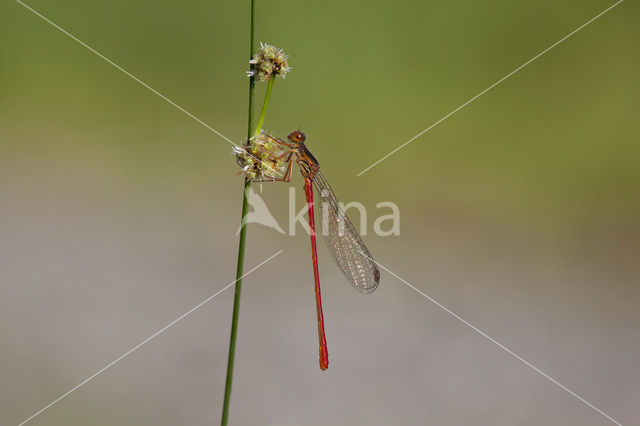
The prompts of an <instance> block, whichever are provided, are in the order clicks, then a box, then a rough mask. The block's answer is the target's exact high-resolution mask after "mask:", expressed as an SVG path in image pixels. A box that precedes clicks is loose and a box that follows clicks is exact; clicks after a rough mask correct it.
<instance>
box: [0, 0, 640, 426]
mask: <svg viewBox="0 0 640 426" xmlns="http://www.w3.org/2000/svg"><path fill="white" fill-rule="evenodd" d="M27 4H28V5H29V6H30V7H33V8H34V9H35V10H37V11H38V12H40V13H42V14H43V15H44V16H46V17H47V18H49V19H51V20H52V21H53V22H55V23H56V24H57V25H59V26H60V27H62V28H64V29H65V30H67V31H69V32H70V33H71V34H73V35H75V36H76V37H78V38H79V39H80V40H82V41H83V42H84V43H86V44H88V45H89V46H91V47H93V48H94V49H96V50H97V51H99V52H100V53H102V54H103V55H105V56H106V57H108V58H109V59H110V60H112V61H113V62H115V63H116V64H118V65H119V66H121V67H123V68H124V69H126V70H127V71H128V72H130V73H131V74H133V75H135V76H136V77H138V78H139V79H141V80H142V81H144V82H145V83H147V84H148V85H150V86H151V87H153V88H154V89H156V90H157V91H159V92H160V93H162V94H163V95H165V96H167V97H168V98H170V99H171V100H173V101H174V102H176V103H177V104H178V105H180V106H181V107H183V108H185V109H186V110H188V111H189V112H191V113H192V114H194V115H195V116H197V117H198V118H199V119H201V120H203V121H204V122H206V123H207V124H208V125H210V126H212V127H213V128H215V129H216V130H218V131H220V132H221V133H222V134H224V135H226V136H227V137H229V138H230V139H231V140H234V141H236V142H238V143H241V142H242V141H243V139H244V137H245V135H246V109H247V107H246V105H247V78H246V76H245V71H246V70H247V56H248V30H249V27H248V12H249V8H248V6H249V5H248V2H216V1H214V2H197V1H196V2H190V3H180V4H178V3H172V2H164V1H161V2H124V1H120V0H116V1H112V2H98V1H95V0H90V1H86V2H71V1H58V2H46V1H43V0H33V1H30V2H28V3H27ZM612 4H613V2H605V1H582V2H577V1H572V2H562V3H558V2H553V1H549V0H543V1H537V2H508V1H487V2H474V1H471V0H462V1H457V2H420V1H415V0H407V1H398V2H394V3H390V2H366V3H365V2H293V1H284V0H281V1H273V2H261V1H258V14H257V28H256V30H257V38H258V40H260V41H265V42H269V43H272V44H274V45H276V46H278V47H281V48H283V49H285V51H286V52H287V53H288V54H289V55H290V64H291V65H292V66H293V71H292V72H291V73H290V74H289V75H288V76H287V78H286V80H278V81H277V82H276V85H275V88H274V94H273V96H272V101H271V106H270V110H269V113H268V116H267V120H266V124H265V127H266V128H267V129H268V130H270V131H272V132H273V133H275V134H278V135H282V136H284V135H286V134H287V133H288V132H289V131H291V130H293V129H296V128H298V127H299V128H301V129H302V130H303V131H305V132H306V133H307V136H308V143H307V144H308V146H309V148H310V149H311V150H312V151H313V153H314V155H315V156H316V157H317V158H318V159H319V161H320V164H321V166H322V168H323V171H324V174H325V176H326V177H327V178H328V179H329V180H330V181H331V183H332V185H333V187H334V189H335V190H336V192H337V194H338V195H339V196H340V197H341V198H342V200H343V201H345V202H348V201H354V200H357V201H360V202H362V203H364V204H365V205H366V206H367V207H368V208H369V215H370V216H369V221H368V222H369V233H370V235H369V236H368V237H367V242H368V245H369V248H370V250H371V251H372V253H373V254H374V256H375V257H376V260H378V261H379V262H380V263H381V264H383V265H384V266H386V267H388V268H390V269H391V270H392V271H394V272H395V273H396V274H398V275H400V276H401V277H403V278H404V279H406V280H407V281H409V282H411V283H412V284H413V285H415V286H416V287H418V288H420V289H421V290H422V291H424V292H425V293H427V294H429V295H430V296H432V297H434V298H435V299H436V300H438V301H439V302H441V303H442V304H443V305H445V306H447V307H448V308H450V309H451V310H452V311H454V312H456V313H457V314H459V315H461V316H462V317H464V318H465V319H466V320H468V321H469V322H471V323H472V324H474V325H476V326H477V327H478V328H479V329H481V330H483V331H485V332H486V333H487V334H489V335H490V336H492V337H493V338H495V339H497V340H498V341H500V342H501V343H503V344H504V345H506V346H507V347H509V348H510V349H512V350H513V351H514V352H516V353H518V354H519V355H521V356H523V357H524V358H525V359H527V360H528V361H530V362H531V363H532V364H534V365H535V366H536V367H538V368H540V369H541V370H542V371H545V372H546V373H548V374H550V375H551V376H552V377H554V378H556V379H557V380H558V381H559V382H560V383H562V384H563V385H565V386H567V387H568V388H570V389H572V390H573V391H575V392H576V393H578V394H579V395H581V396H582V397H584V398H585V399H586V400H588V401H590V402H592V403H593V404H595V405H596V406H597V407H599V408H600V409H601V410H603V411H604V412H606V413H608V414H609V415H611V416H612V417H613V418H615V419H617V420H618V421H620V422H622V423H624V424H633V423H637V422H638V421H639V420H640V409H639V408H638V407H640V386H639V383H640V369H639V368H638V364H637V359H638V358H639V356H640V325H639V324H640V314H639V313H638V309H637V307H638V304H639V303H640V291H639V286H638V282H640V271H639V268H638V254H639V253H640V224H639V222H638V217H639V215H640V191H639V190H638V187H639V184H640V145H639V144H638V142H639V138H638V132H637V130H636V126H635V123H636V121H637V115H638V111H639V109H640V108H639V107H640V100H639V97H638V93H639V90H640V77H639V76H640V56H639V54H638V52H639V51H640V50H639V47H640V43H639V42H640V27H639V26H638V24H637V23H638V18H640V7H639V6H638V5H637V4H636V3H634V2H631V1H627V2H624V3H621V4H620V5H619V6H617V7H615V8H614V9H612V10H611V11H610V12H609V13H607V14H605V15H604V16H602V17H601V18H599V19H598V20H596V21H595V22H593V23H592V24H591V25H589V26H587V27H586V28H584V29H583V30H581V31H579V32H578V33H577V34H575V35H574V36H573V37H571V38H569V39H568V40H567V41H565V42H564V43H562V44H560V45H559V46H557V47H556V48H554V49H553V50H551V51H550V52H548V53H547V54H545V55H544V56H542V57H540V58H539V59H538V60H536V61H534V62H533V63H531V64H530V65H528V66H527V67H525V68H524V69H522V70H521V71H519V72H518V73H516V74H515V75H513V76H512V77H511V78H509V79H507V80H506V81H504V82H503V83H502V84H500V85H498V86H497V87H495V88H494V89H492V90H491V91H489V92H488V93H486V94H484V95H483V96H481V97H480V98H478V99H477V100H476V101H474V102H473V103H471V104H469V105H468V106H467V107H465V108H463V109H462V110H460V111H459V112H457V113H456V114H454V115H453V116H451V117H450V118H448V119H447V120H445V121H444V122H442V123H441V124H439V125H438V126H436V127H435V128H433V129H432V130H431V131H429V132H427V133H426V134H424V135H423V136H421V137H420V138H418V139H417V140H415V141H414V142H413V143H411V144H410V145H408V146H407V147H406V148H404V149H402V150H400V151H399V152H398V153H396V154H395V155H393V156H391V157H390V158H388V159H387V160H386V161H384V162H382V163H381V164H379V165H378V166H376V167H375V168H373V169H371V170H369V171H368V172H366V173H365V174H363V175H362V176H360V177H356V174H357V173H359V172H360V171H362V170H363V169H364V168H366V167H368V166H369V165H370V164H371V163H373V162H374V161H376V160H378V159H379V158H380V157H382V156H383V155H385V154H387V153H388V152H389V151H391V150H392V149H394V148H395V147H397V146H398V145H400V144H401V143H403V142H405V141H406V140H408V139H410V138H411V137H413V136H414V135H416V134H417V133H419V132H420V131H422V130H423V129H425V128H426V127H428V126H429V125H431V124H432V123H434V122H435V121H437V120H438V119H440V118H441V117H442V116H444V115H445V114H447V113H448V112H450V111H452V110H453V109H455V108H457V107H458V106H460V105H461V104H463V103H464V102H466V101H467V100H468V99H470V98H471V97H473V96H474V95H476V94H477V93H479V92H480V91H482V90H484V89H485V88H487V87H488V86H490V85H491V84H493V83H494V82H496V81H497V80H499V79H500V78H502V77H503V76H505V75H506V74H508V73H509V72H511V71H512V70H514V69H515V68H517V67H518V66H520V65H521V64H523V63H524V62H526V61H527V60H529V59H530V58H532V57H533V56H535V55H536V54H538V53H539V52H541V51H542V50H544V49H545V48H547V47H548V46H550V45H552V44H553V43H555V42H556V41H558V40H559V39H560V38H562V37H563V36H565V35H566V34H568V33H570V32H571V31H573V30H574V29H576V28H577V27H579V26H580V25H582V24H583V23H585V22H586V21H588V20H589V19H591V18H593V17H594V16H596V15H597V14H598V13H600V12H601V11H603V10H604V9H606V8H607V7H609V6H610V5H612ZM0 10H1V16H2V25H0V40H2V41H1V42H0V61H1V64H2V66H0V93H1V96H0V251H1V253H0V271H1V273H0V276H1V279H0V342H1V343H2V351H1V352H2V356H0V377H2V378H3V379H2V381H1V382H2V385H0V423H2V424H9V425H10V424H14V425H17V424H18V423H20V422H21V421H23V420H25V419H26V418H27V417H29V416H30V415H31V414H33V413H34V412H36V411H37V410H38V409H40V408H42V407H43V406H44V405H46V404H47V403H49V402H51V401H52V400H54V399H55V398H57V397H58V396H60V395H61V394H62V393H64V392H65V391H66V390H68V389H70V388H71V387H73V386H75V385H76V384H78V383H80V382H81V381H82V380H84V379H85V378H86V377H88V376H90V375H91V374H92V373H94V372H95V371H97V370H99V369H100V368H102V367H103V366H104V365H106V364H108V363H109V362H111V361H112V360H113V359H115V358H116V357H118V356H119V355H120V354H122V353H124V352H126V351H127V350H128V349H130V348H131V347H133V346H134V345H136V344H137V343H139V342H140V341H142V340H143V339H144V338H146V337H148V336H149V335H151V334H153V333H154V332H155V331H157V330H158V329H160V328H161V327H162V326H164V325H166V324H167V323H169V322H170V321H172V320H173V319H175V318H176V317H177V316H179V315H180V314H182V313H184V312H185V311H187V310H188V309H189V308H190V307H192V306H194V305H196V304H197V303H199V302H200V301H202V300H203V299H205V298H206V297H208V296H209V295H211V294H213V293H214V292H215V291H217V290H219V289H220V288H222V287H223V286H224V285H226V284H228V283H229V282H231V281H233V278H234V274H235V257H236V246H237V237H236V235H235V232H236V229H237V227H238V224H239V219H240V218H239V214H240V203H241V195H242V179H241V178H240V177H239V176H236V173H237V171H238V167H237V165H236V164H235V161H234V159H233V157H232V156H231V155H230V152H231V145H230V144H229V143H228V142H226V141H225V140H223V139H222V138H220V137H218V136H216V135H215V134H214V133H212V132H211V131H210V130H208V129H207V128H205V127H204V126H202V125H201V124H199V123H197V122H196V121H194V120H193V119H191V118H190V117H188V116H186V115H185V114H184V113H182V112H180V111H179V110H178V109H176V108H174V107H173V106H171V105H170V104H168V103H167V102H165V101H164V100H163V99H161V98H160V97H158V96H157V95H155V94H153V93H151V92H150V91H149V90H147V89H145V88H144V87H142V86H141V85H140V84H138V83H137V82H135V81H134V80H132V79H131V78H129V77H128V76H126V75H125V74H123V73H122V72H121V71H119V70H117V69H116V68H114V67H113V66H112V65H110V64H108V63H106V62H105V61H104V60H102V59H100V58H99V57H98V56H96V55H94V54H93V53H91V52H90V51H89V50H87V49H86V48H84V47H82V46H81V45H79V44H78V43H76V42H75V41H73V40H72V39H70V38H69V37H67V36H66V35H64V34H63V33H61V32H60V31H58V30H56V29H55V28H53V27H52V26H51V25H50V24H48V23H46V22H45V21H44V20H42V19H41V18H39V17H38V16H36V15H35V14H34V13H32V12H31V11H29V10H28V9H26V8H25V7H23V6H21V5H20V4H19V3H17V2H12V1H8V2H3V3H2V5H0ZM263 93H264V85H258V91H257V98H256V99H257V100H258V102H257V103H258V104H260V102H261V99H262V96H263ZM291 185H293V186H298V185H300V181H299V178H297V177H296V178H295V179H294V182H293V183H292V184H291ZM261 195H262V197H263V199H264V200H265V201H266V202H267V204H268V206H269V208H270V209H271V212H272V213H273V214H274V216H275V217H276V218H277V219H278V221H279V222H280V224H281V225H282V226H283V227H285V229H286V224H287V212H288V205H287V203H288V191H287V189H286V185H285V184H277V185H276V184H270V185H264V186H263V193H262V194H261ZM380 201H393V202H395V203H396V204H398V206H399V207H400V210H401V235H400V236H397V237H385V238H382V237H376V236H375V235H373V233H372V232H371V229H372V228H371V225H372V223H373V220H374V219H375V218H376V217H377V216H378V214H380V213H377V211H376V209H375V204H376V203H378V202H380ZM297 204H298V209H299V208H301V207H302V206H303V196H302V192H301V191H300V192H298V199H297ZM385 213H386V212H385ZM356 222H357V220H356ZM298 231H300V229H298ZM308 244H309V243H308V238H307V237H306V236H305V235H304V233H303V232H298V233H297V235H296V236H295V237H289V236H284V235H281V234H278V233H275V232H273V231H272V230H270V229H267V228H264V227H261V226H259V225H251V226H250V228H249V234H248V253H247V263H246V265H247V268H252V267H253V266H254V265H256V264H257V263H259V262H261V261H262V260H264V259H265V258H267V257H269V256H270V255H271V254H273V253H274V252H276V251H277V250H279V249H281V248H283V249H284V250H285V252H284V253H283V254H282V255H280V256H278V257H276V259H274V260H273V261H272V262H270V263H268V264H266V265H265V266H264V267H262V268H261V269H259V270H258V271H256V272H255V273H254V274H252V275H250V276H249V277H247V279H246V285H245V290H244V296H243V297H244V300H243V305H242V313H241V322H240V337H239V338H240V341H239V346H238V361H237V364H236V365H237V367H236V368H237V372H236V376H235V377H236V381H235V387H234V394H233V399H232V412H231V424H237V425H245V424H265V425H327V424H369V425H389V424H402V425H422V424H435V425H467V424H474V425H513V424H518V425H541V424H550V425H551V424H553V425H555V424H558V425H560V424H562V425H568V424H576V425H604V424H612V423H611V421H610V420H607V419H606V418H605V417H603V416H602V415H600V414H599V413H597V412H596V411H594V410H593V409H591V408H590V407H588V406H587V405H585V404H584V403H582V402H580V401H578V400H577V399H575V398H574V397H572V396H571V395H569V394H568V393H567V392H565V391H563V390H562V389H560V388H559V387H557V386H556V385H554V384H553V383H551V382H549V381H547V380H545V379H544V378H543V377H542V376H541V375H539V374H537V373H536V372H535V371H533V370H531V369H530V368H528V367H526V366H525V365H523V364H522V363H520V362H518V361H517V360H515V359H514V358H513V357H511V356H510V355H508V354H506V353H505V352H504V351H502V350H500V349H499V348H498V347H496V346H495V345H493V344H491V343H490V342H488V341H487V340H486V339H485V338H483V337H482V336H480V335H478V334H477V333H475V332H474V331H473V330H471V329H469V328H467V327H465V326H464V325H462V324H461V323H460V322H458V321H457V320H456V319H455V318H453V317H452V316H450V315H449V314H447V313H446V312H444V311H443V310H441V309H440V308H438V307H437V306H435V305H433V304H432V303H430V302H429V301H428V300H427V299H425V298H423V297H421V296H420V295H418V294H417V293H415V292H413V291H412V290H411V289H409V288H408V287H406V286H405V285H404V284H402V283H401V282H400V281H398V280H397V279H395V278H394V277H393V276H392V275H389V274H384V273H383V277H382V283H381V287H380V289H379V290H378V291H376V292H375V293H374V294H373V295H371V296H367V297H363V296H360V295H358V294H356V293H355V292H354V291H353V290H352V289H351V288H350V286H349V285H348V284H347V283H346V281H345V280H344V279H343V278H342V277H341V275H340V273H339V271H337V268H336V267H335V266H334V264H333V262H332V259H331V258H330V256H329V254H328V253H327V252H326V250H325V249H324V247H321V253H320V258H321V259H320V262H321V275H322V279H323V281H324V297H325V304H326V307H325V316H326V320H327V334H328V341H329V351H330V356H331V367H330V368H329V370H328V371H327V372H325V373H320V371H319V370H318V368H317V365H316V364H317V361H316V355H317V354H316V351H317V348H316V339H317V338H316V335H315V322H314V316H315V310H314V300H313V295H312V285H313V282H312V274H311V265H310V256H309V253H308V251H309V250H308V249H309V248H308ZM231 303H232V291H230V290H227V291H226V292H224V293H223V294H221V295H220V296H219V297H217V298H216V299H214V300H213V301H211V302H210V303H209V304H207V305H205V306H204V307H202V308H201V309H200V310H198V311H197V312H195V313H194V314H193V315H191V316H189V317H187V318H186V319H184V320H183V321H181V322H180V323H178V324H177V325H176V326H175V327H173V328H171V329H170V330H168V331H166V332H165V333H164V334H162V335H160V336H158V337H157V338H156V339H154V340H153V341H152V342H150V343H148V344H147V345H145V346H143V347H142V348H140V349H139V350H138V351H136V352H135V353H133V354H131V355H130V356H129V357H128V358H126V359H124V360H123V361H121V362H120V363H118V364H117V365H115V366H114V367H113V368H112V369H110V370H108V371H106V372H104V373H103V374H101V375H100V376H98V377H96V378H95V379H94V380H93V381H91V382H90V383H87V384H86V385H85V386H84V387H82V388H81V389H78V390H77V391H76V392H74V393H73V394H71V395H69V396H68V397H67V398H65V399H64V400H61V401H60V402H59V403H57V404H56V405H54V406H53V407H52V408H50V409H48V410H47V411H45V412H43V413H42V414H41V415H39V416H38V417H36V418H34V419H33V420H32V421H31V422H30V423H29V424H33V425H114V424H121V425H125V424H127V425H128V424H131V425H133V424H135V425H177V424H192V425H205V424H207V425H208V424H217V423H218V418H219V415H220V410H221V404H222V392H223V385H224V383H223V382H224V374H225V368H226V350H227V343H228V332H229V324H230V312H231Z"/></svg>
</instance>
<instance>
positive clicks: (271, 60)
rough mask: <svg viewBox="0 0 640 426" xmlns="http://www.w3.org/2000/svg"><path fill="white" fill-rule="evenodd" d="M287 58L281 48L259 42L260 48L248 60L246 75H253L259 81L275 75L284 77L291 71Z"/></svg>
mask: <svg viewBox="0 0 640 426" xmlns="http://www.w3.org/2000/svg"><path fill="white" fill-rule="evenodd" d="M288 58H289V57H288V56H287V55H285V54H284V51H283V50H282V49H278V48H277V47H275V46H271V45H270V44H265V43H260V50H259V51H258V53H256V54H255V55H253V58H251V60H250V61H249V64H250V66H251V70H250V71H247V75H248V76H249V77H252V76H255V78H256V79H258V80H260V81H269V80H270V79H272V78H274V77H275V76H276V75H280V76H282V78H284V76H285V75H286V74H287V73H288V72H289V71H291V67H290V66H289V64H288V63H287V59H288Z"/></svg>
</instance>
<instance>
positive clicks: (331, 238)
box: [238, 130, 380, 370]
mask: <svg viewBox="0 0 640 426" xmlns="http://www.w3.org/2000/svg"><path fill="white" fill-rule="evenodd" d="M262 136H264V137H265V138H266V142H262V144H261V145H260V147H261V149H263V150H264V147H265V146H266V147H267V148H268V149H271V151H276V152H277V155H272V156H271V157H270V158H267V157H265V156H264V155H261V154H264V152H256V153H255V154H258V155H259V156H260V157H261V159H262V160H261V164H256V163H254V162H252V163H251V165H248V164H246V162H247V161H246V157H240V156H239V157H238V159H239V163H240V165H241V166H242V167H243V170H244V171H245V173H247V171H248V169H249V167H257V168H256V170H265V169H266V168H270V169H271V171H277V172H278V173H283V177H277V176H275V175H274V174H272V175H267V174H266V173H259V172H258V173H256V174H255V175H254V176H250V177H253V180H255V181H260V182H273V181H281V182H289V181H291V174H292V171H293V162H294V160H295V162H296V163H297V164H298V167H299V168H300V173H301V174H302V177H303V178H304V192H305V195H306V198H307V208H308V215H309V233H310V235H311V255H312V260H313V277H314V281H315V293H316V311H317V318H318V340H319V352H320V368H321V369H322V370H326V369H327V367H328V366H329V354H328V351H327V339H326V336H325V331H324V316H323V314H322V295H321V291H320V276H319V273H318V252H317V249H316V226H315V215H314V201H313V188H314V187H315V189H316V191H317V192H318V194H319V195H320V199H321V202H322V206H321V207H322V208H321V211H322V212H323V224H324V225H325V226H326V227H327V229H323V232H322V235H323V236H324V237H325V242H326V243H327V247H328V249H329V252H330V253H331V255H332V256H333V259H334V260H335V262H336V264H337V265H338V268H339V269H340V270H341V271H342V273H343V274H344V275H345V277H347V280H349V282H351V284H353V286H354V287H355V288H356V289H357V290H358V291H360V292H361V293H365V294H368V293H371V292H373V291H374V290H375V289H376V288H377V287H378V283H379V282H380V271H379V270H378V267H377V266H376V264H375V262H374V261H373V259H372V257H371V254H370V253H369V250H367V247H366V246H365V245H364V242H363V241H362V238H360V235H359V234H358V232H357V231H356V229H355V227H354V226H353V224H352V223H351V221H350V220H349V218H348V217H347V215H346V214H345V213H344V211H343V210H342V208H341V207H340V204H339V203H338V199H337V198H336V195H335V193H334V192H333V190H332V189H331V186H329V183H328V182H327V180H326V179H325V178H324V176H323V175H322V173H321V172H320V165H319V164H318V160H316V158H315V157H314V156H313V154H311V152H309V150H308V149H307V147H306V146H305V144H304V142H305V140H306V136H305V134H304V133H302V132H301V131H299V130H296V131H294V132H292V133H291V134H289V136H288V137H287V139H288V142H286V141H284V140H281V139H278V138H274V137H271V136H265V135H262ZM274 143H275V144H277V145H278V146H279V148H280V149H277V150H273V149H272V147H270V146H269V144H274ZM268 149H267V150H268ZM243 158H244V160H243ZM254 158H255V157H254ZM249 160H250V159H249ZM267 161H268V163H267ZM265 166H266V167H265ZM284 166H286V169H285V168H284ZM274 167H276V168H277V170H276V169H274ZM247 175H248V176H249V175H250V174H249V173H247Z"/></svg>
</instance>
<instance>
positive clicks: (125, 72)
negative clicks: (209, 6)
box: [16, 0, 275, 172]
mask: <svg viewBox="0 0 640 426" xmlns="http://www.w3.org/2000/svg"><path fill="white" fill-rule="evenodd" d="M16 1H17V2H18V3H20V4H21V5H22V6H24V7H25V8H27V9H28V10H30V11H31V12H33V13H34V14H36V15H37V16H39V17H40V18H42V19H43V20H44V21H46V22H47V23H49V24H51V25H52V26H53V27H54V28H56V29H58V30H60V31H61V32H62V33H64V34H65V35H67V36H69V37H70V38H71V39H72V40H74V41H76V42H77V43H79V44H80V45H81V46H83V47H86V48H87V49H89V50H90V51H91V52H92V53H94V54H96V55H97V56H98V57H100V58H102V59H103V60H105V61H106V62H107V63H109V64H111V65H113V66H114V67H116V68H117V69H118V70H120V71H122V72H123V73H124V74H125V75H127V76H129V77H131V78H132V79H134V80H135V81H136V82H138V83H140V85H142V86H143V87H144V88H146V89H148V90H149V91H151V92H152V93H155V94H156V95H158V96H160V97H161V98H162V99H164V100H165V101H167V102H168V103H170V104H171V105H173V106H174V107H176V108H177V109H179V110H180V111H182V112H183V113H185V114H186V115H188V116H189V117H191V118H193V119H194V120H195V121H197V122H198V123H200V124H202V125H203V126H204V127H206V128H207V129H209V130H211V131H212V132H213V133H215V134H216V135H218V136H220V137H221V138H222V139H224V140H226V141H227V142H229V143H230V144H231V145H233V146H235V147H236V148H237V149H239V150H240V151H243V152H246V153H247V154H248V155H249V156H251V157H253V158H254V159H256V160H257V161H258V162H259V163H260V164H264V165H266V167H267V168H269V169H270V170H271V171H274V172H275V169H274V168H273V166H271V165H270V164H267V163H263V162H262V160H260V159H259V158H258V157H256V156H255V155H253V154H252V153H251V152H249V151H248V150H247V149H245V148H244V147H241V146H240V145H237V144H236V143H235V142H233V141H232V140H231V139H229V138H228V137H226V136H225V135H223V134H222V133H220V132H219V131H217V130H216V129H214V128H213V127H211V126H209V125H208V124H207V123H205V122H204V121H202V120H200V119H199V118H198V117H196V116H195V115H193V114H191V113H190V112H189V111H187V110H186V109H184V108H182V107H181V106H180V105H178V104H176V103H175V102H173V101H172V100H171V99H169V98H167V97H166V96H165V95H163V94H162V93H160V92H158V91H157V90H156V89H154V88H153V87H151V86H149V85H148V84H147V83H145V82H144V81H142V80H140V79H139V78H138V77H136V76H135V75H133V74H131V73H130V72H129V71H127V70H125V69H124V68H122V67H121V66H120V65H118V64H116V63H115V62H113V61H112V60H111V59H109V58H107V57H106V56H104V55H103V54H102V53H100V52H98V51H97V50H95V49H94V48H92V47H91V46H89V45H88V44H86V43H84V42H83V41H82V40H80V39H78V38H77V37H76V36H74V35H73V34H71V33H70V32H68V31H67V30H65V29H64V28H62V27H60V26H59V25H57V24H56V23H55V22H53V21H51V20H50V19H48V18H47V17H46V16H44V15H42V14H41V13H40V12H38V11H37V10H35V9H33V8H32V7H30V6H28V5H26V4H25V3H23V2H22V1H20V0H16Z"/></svg>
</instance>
